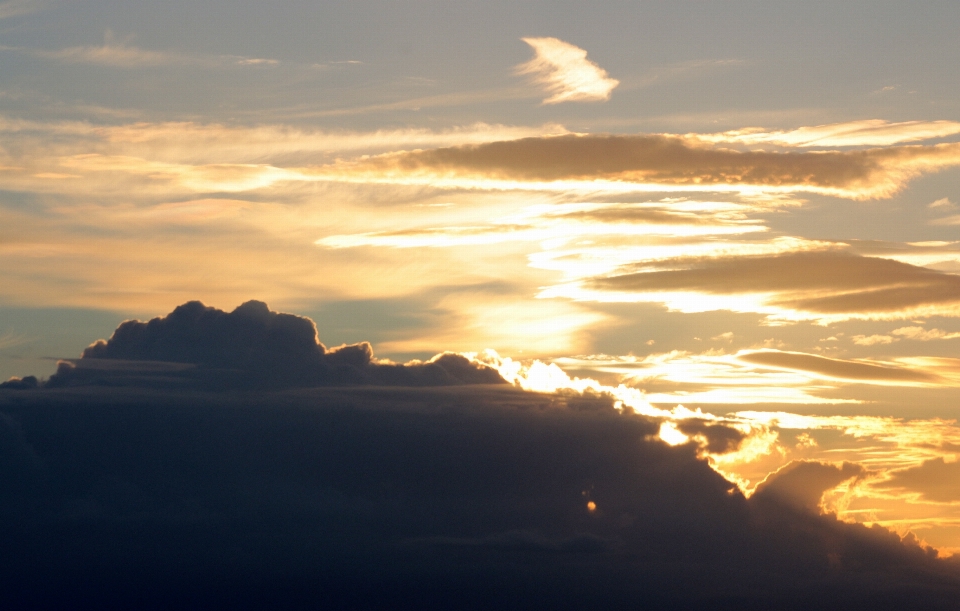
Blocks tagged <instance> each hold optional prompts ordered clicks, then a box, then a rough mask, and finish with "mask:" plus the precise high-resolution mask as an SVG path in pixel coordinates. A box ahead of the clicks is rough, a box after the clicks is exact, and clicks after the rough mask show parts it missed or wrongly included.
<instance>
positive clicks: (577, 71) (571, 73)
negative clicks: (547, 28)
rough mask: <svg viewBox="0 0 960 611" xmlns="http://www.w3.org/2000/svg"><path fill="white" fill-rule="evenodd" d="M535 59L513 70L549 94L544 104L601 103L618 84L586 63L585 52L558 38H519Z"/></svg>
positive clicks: (603, 72)
mask: <svg viewBox="0 0 960 611" xmlns="http://www.w3.org/2000/svg"><path fill="white" fill-rule="evenodd" d="M522 40H523V42H525V43H527V44H528V45H530V46H531V47H533V50H534V53H535V56H534V58H533V59H531V60H530V61H528V62H526V63H524V64H520V65H519V66H517V67H516V72H517V74H529V75H531V78H532V80H533V82H534V83H536V84H538V85H540V86H541V87H543V88H544V89H545V90H546V91H547V93H549V94H551V95H550V96H549V97H548V98H546V99H545V100H543V103H544V104H559V103H561V102H603V101H606V100H609V99H610V93H611V92H612V91H613V90H614V88H616V86H617V85H619V84H620V81H618V80H617V79H614V78H610V76H609V75H608V74H607V71H606V70H604V69H603V68H601V67H600V66H598V65H597V64H595V63H593V62H592V61H590V60H588V59H587V52H586V51H584V50H583V49H581V48H579V47H577V46H574V45H572V44H570V43H568V42H564V41H562V40H560V39H558V38H523V39H522Z"/></svg>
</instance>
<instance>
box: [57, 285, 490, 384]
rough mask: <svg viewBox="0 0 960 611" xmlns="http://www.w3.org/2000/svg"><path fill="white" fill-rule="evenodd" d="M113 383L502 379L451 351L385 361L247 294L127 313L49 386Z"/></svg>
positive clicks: (483, 381) (65, 366) (475, 381)
mask: <svg viewBox="0 0 960 611" xmlns="http://www.w3.org/2000/svg"><path fill="white" fill-rule="evenodd" d="M91 383H108V384H124V385H138V384H144V383H147V384H149V385H152V386H155V385H161V386H162V385H167V384H174V385H178V386H179V385H184V384H187V385H196V384H199V385H201V386H203V387H207V388H211V387H212V388H251V387H252V388H283V387H291V386H294V387H303V386H323V385H358V384H375V385H399V386H424V385H427V386H437V385H441V386H442V385H450V384H490V383H492V384H497V383H504V380H503V379H502V378H501V377H500V375H499V374H498V373H497V372H496V371H495V370H493V369H491V368H489V367H485V366H483V365H480V364H477V363H473V362H471V361H468V360H467V359H466V358H465V357H463V356H460V355H457V354H452V353H445V354H440V355H437V356H436V357H434V358H433V359H431V360H430V361H429V362H426V363H421V362H419V361H416V362H412V363H408V364H406V365H396V364H392V363H379V362H377V361H376V360H375V359H374V358H373V349H372V348H371V347H370V344H368V343H366V342H362V343H359V344H352V345H344V346H340V347H337V348H333V349H330V350H328V349H327V348H326V347H325V346H324V345H323V344H322V343H320V341H319V340H318V337H317V328H316V325H314V323H313V321H312V320H310V319H309V318H305V317H301V316H294V315H293V314H284V313H278V312H273V311H271V310H270V309H269V307H267V304H265V303H263V302H260V301H248V302H246V303H244V304H242V305H241V306H239V307H237V308H236V309H235V310H234V311H233V312H229V313H227V312H224V311H222V310H218V309H216V308H212V307H207V306H204V305H203V304H202V303H200V302H199V301H191V302H189V303H185V304H183V305H181V306H179V307H177V308H176V309H175V310H174V311H173V312H171V313H170V314H169V315H167V316H165V317H159V318H154V319H153V320H150V321H149V322H140V321H137V320H129V321H127V322H124V323H123V324H121V325H120V326H119V327H118V328H117V330H116V331H115V332H114V333H113V336H112V337H111V338H110V339H109V340H106V341H104V340H99V341H97V342H96V343H94V344H92V345H91V346H90V347H88V348H87V349H86V350H84V352H83V356H82V358H80V359H77V360H74V361H72V362H70V363H67V362H64V363H61V365H60V368H59V369H58V371H57V373H56V374H54V376H53V377H51V379H50V382H49V383H48V385H50V386H65V385H67V386H69V385H84V384H91Z"/></svg>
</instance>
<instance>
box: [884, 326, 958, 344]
mask: <svg viewBox="0 0 960 611" xmlns="http://www.w3.org/2000/svg"><path fill="white" fill-rule="evenodd" d="M890 333H892V334H893V335H899V336H900V337H903V338H905V339H915V340H918V341H921V342H928V341H930V340H934V339H956V338H958V337H960V333H947V332H946V331H943V330H941V329H924V328H923V327H900V328H899V329H894V330H893V331H891V332H890Z"/></svg>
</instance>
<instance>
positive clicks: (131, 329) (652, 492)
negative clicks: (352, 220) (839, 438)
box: [0, 304, 960, 610]
mask: <svg viewBox="0 0 960 611" xmlns="http://www.w3.org/2000/svg"><path fill="white" fill-rule="evenodd" d="M247 307H250V308H253V309H255V310H256V316H255V318H256V317H259V319H260V320H265V321H267V324H265V325H260V326H259V327H256V328H258V329H259V331H256V332H255V333H254V332H252V331H250V330H251V329H252V328H254V326H253V325H251V326H245V325H244V324H241V323H239V322H237V321H238V319H237V318H236V317H235V316H236V315H237V312H240V314H241V315H242V316H246V313H245V312H244V311H243V308H247ZM265 310H266V308H265V307H262V308H261V306H260V305H259V304H257V305H254V306H249V305H245V306H242V308H241V309H239V310H237V311H235V312H233V313H232V314H225V313H223V312H218V311H216V310H208V309H203V308H202V306H199V305H194V304H187V305H186V306H183V307H182V308H180V309H178V311H177V312H179V314H178V313H177V312H175V313H174V314H172V315H171V316H169V317H167V318H165V319H156V320H155V321H151V322H150V323H125V324H124V325H123V326H122V327H121V328H120V329H118V330H117V333H116V334H115V335H114V337H113V338H112V339H111V340H110V341H109V342H106V343H98V344H95V345H94V346H92V347H91V348H90V349H88V351H87V352H86V353H85V355H84V358H82V359H79V360H78V361H77V362H78V363H82V362H83V361H85V360H87V359H97V360H98V361H104V362H106V361H111V360H112V361H114V364H115V365H116V366H115V367H114V368H112V369H111V368H109V367H106V366H103V365H102V363H100V364H98V367H97V368H95V369H92V370H90V371H96V372H99V373H96V374H93V373H91V374H90V377H85V376H87V373H89V372H84V371H85V370H84V367H83V366H81V365H78V366H77V367H76V368H75V369H69V370H63V371H61V373H58V374H57V377H56V378H54V380H55V382H54V383H53V384H49V383H48V384H47V385H45V386H42V387H39V388H31V387H30V386H32V385H30V384H27V385H26V386H27V387H24V388H14V387H12V386H7V387H6V388H3V389H0V485H2V489H3V491H4V492H3V495H2V496H0V545H2V549H3V550H4V553H3V554H2V555H0V579H2V581H3V583H2V584H0V585H2V586H3V599H4V607H5V608H41V607H46V608H50V607H54V608H58V607H59V608H76V607H79V606H81V605H85V606H94V605H96V606H99V607H101V608H136V609H144V608H147V609H149V608H158V609H159V608H162V609H168V608H256V609H262V608H311V609H313V608H325V609H394V608H420V609H473V608H476V609H531V608H533V609H538V608H539V609H594V608H601V609H626V608H629V609H756V610H770V609H814V608H816V609H871V610H873V609H910V608H924V609H956V608H957V605H958V603H957V601H958V600H960V565H958V563H956V562H953V561H950V560H940V559H937V558H936V557H935V554H934V553H933V552H932V550H930V549H927V548H924V547H922V546H921V545H919V544H918V543H917V542H916V541H915V540H913V539H909V538H908V539H906V540H901V538H900V537H898V536H897V535H895V534H893V533H891V532H889V531H887V530H884V529H882V528H879V527H875V528H867V527H864V526H862V525H852V524H845V523H842V522H838V521H837V520H836V519H834V518H833V517H832V516H822V515H818V514H817V511H816V505H817V503H818V501H819V498H820V495H821V494H822V492H823V491H824V490H825V489H827V488H830V487H832V486H835V485H836V484H838V483H840V482H842V481H844V480H846V479H850V478H854V477H860V476H861V475H862V473H863V472H862V469H860V468H859V467H857V466H856V465H843V466H841V467H835V466H832V465H824V464H821V463H793V464H791V465H789V466H788V467H785V468H784V469H782V470H781V471H780V472H778V473H777V474H774V475H772V476H771V477H770V478H768V480H767V481H766V482H765V483H764V484H763V485H762V486H761V487H760V488H759V489H758V492H757V493H756V494H755V495H754V496H753V497H751V498H750V499H746V498H744V497H743V496H742V495H741V494H740V493H739V492H738V491H737V489H736V488H735V487H734V486H733V485H732V484H731V483H729V482H728V481H726V480H724V479H723V478H722V477H720V476H719V475H718V474H717V473H716V472H714V471H713V470H711V469H710V468H709V466H708V465H707V464H706V463H705V462H703V461H702V460H701V459H699V458H698V457H697V453H698V448H697V447H695V446H694V445H692V444H688V445H684V446H678V447H670V446H667V445H666V444H664V443H662V442H660V441H658V440H657V439H656V432H657V430H658V427H659V423H658V422H656V421H654V420H651V419H649V418H645V417H641V416H637V415H632V414H626V413H620V412H618V411H617V410H615V409H614V408H613V407H612V404H611V401H610V400H609V399H608V398H605V397H600V396H593V397H591V396H585V397H581V396H562V395H541V394H535V393H526V392H522V391H520V390H517V389H515V388H512V387H509V386H507V385H504V384H475V383H474V384H456V383H454V382H456V381H460V382H468V381H469V382H477V381H486V382H490V381H494V382H495V381H497V379H495V378H493V377H491V376H489V374H488V372H486V371H484V370H478V369H476V368H475V367H473V368H472V371H473V373H468V371H469V370H471V367H472V366H470V364H469V363H468V362H465V363H461V362H459V361H455V362H456V363H458V365H457V366H456V367H451V370H448V369H447V368H446V366H445V365H444V364H440V365H437V363H434V365H436V366H437V367H440V368H441V369H443V373H444V374H445V375H442V374H440V373H432V374H427V373H423V372H424V371H427V370H426V369H425V370H414V371H415V372H416V373H411V374H409V375H411V376H413V377H410V378H399V377H389V376H397V375H400V374H396V373H395V371H396V370H391V371H392V372H394V373H390V374H388V376H387V377H378V376H380V373H374V372H376V371H377V366H376V365H375V364H373V363H372V362H371V361H370V359H369V351H368V349H367V348H363V349H361V348H358V347H354V348H353V349H352V350H350V351H348V352H346V353H343V351H344V350H346V349H341V350H339V351H327V350H325V349H323V348H322V347H321V346H320V345H319V344H318V343H317V341H316V339H315V335H314V330H313V326H312V323H310V322H309V321H305V319H300V318H297V317H285V315H278V314H271V313H269V312H268V311H267V312H266V314H263V311H265ZM191 312H192V314H190V313H191ZM187 314H190V315H189V316H187ZM232 316H233V317H235V318H230V317H232ZM242 316H241V317H242ZM181 317H182V320H181ZM178 321H179V322H178ZM185 321H186V322H185ZM271 321H272V322H271ZM151 325H152V326H151ZM248 332H249V333H248ZM307 335H309V338H310V339H311V341H312V343H311V341H307V339H305V338H306V336H307ZM228 340H229V341H228ZM314 346H316V347H317V348H316V349H314ZM359 352H363V353H364V354H365V355H366V356H363V355H360V357H359V358H356V359H355V360H350V359H348V358H346V356H347V355H351V358H352V356H355V354H356V353H359ZM338 353H343V354H341V356H340V357H337V354H338ZM338 358H339V359H340V360H337V359H338ZM300 359H312V360H310V361H309V362H308V364H304V363H303V362H302V361H301V360H300ZM137 363H140V364H141V365H143V366H142V367H140V368H139V369H138V368H137V367H136V364H137ZM339 367H349V368H350V369H339ZM367 368H372V369H370V370H368V369H367ZM200 370H211V371H214V372H215V373H214V374H213V377H214V378H216V384H217V385H220V387H221V390H219V391H211V390H209V389H210V388H211V387H212V386H211V385H210V384H209V383H208V382H207V381H204V380H203V378H202V376H199V377H198V376H197V375H195V374H192V375H193V377H191V376H186V377H184V376H183V375H182V374H183V372H196V371H200ZM67 371H69V373H65V372H67ZM222 371H241V372H244V376H240V377H236V378H229V377H224V376H225V375H226V374H223V375H221V373H222ZM343 371H347V372H348V374H349V376H360V377H359V378H358V377H342V376H341V374H342V373H343ZM79 372H84V373H79ZM144 372H147V373H144ZM318 372H321V373H318ZM421 374H422V375H421ZM344 375H346V374H344ZM403 375H408V374H406V373H404V374H403ZM473 375H480V376H483V377H482V379H477V378H471V377H470V376H473ZM218 376H219V377H218ZM426 376H436V377H433V378H427V377H426ZM244 377H248V378H252V379H253V380H254V383H253V385H252V386H249V385H248V384H247V383H246V382H245V381H244ZM184 380H186V382H184ZM198 380H199V381H198ZM230 380H240V382H238V384H239V386H232V387H231V386H230V385H229V384H228V382H229V381H230ZM411 380H412V382H411ZM427 380H429V381H427ZM137 381H142V382H143V385H138V383H137ZM358 381H359V382H364V384H356V382H358ZM348 383H350V384H355V385H353V386H347V384H348ZM387 383H389V384H392V385H387ZM410 383H413V384H418V385H419V387H411V386H410V385H409V384H410ZM164 384H166V386H164ZM401 384H407V385H401ZM197 386H199V389H198V388H197ZM245 386H247V387H246V388H245ZM686 426H688V428H691V427H692V428H691V430H693V429H697V430H700V429H703V431H702V432H704V433H705V434H706V433H710V434H709V435H707V437H708V438H710V439H712V440H714V441H711V443H714V442H715V445H716V446H717V447H715V448H713V449H714V450H715V451H723V450H724V449H727V450H730V449H735V448H736V446H737V444H738V443H740V441H741V440H742V437H739V436H738V435H737V434H735V433H733V432H725V431H716V430H712V429H713V428H715V425H714V426H712V427H711V426H708V425H707V423H702V424H700V425H698V424H695V423H692V422H691V423H688V424H687V425H686ZM588 503H593V504H594V505H593V506H594V509H593V510H591V509H590V506H588Z"/></svg>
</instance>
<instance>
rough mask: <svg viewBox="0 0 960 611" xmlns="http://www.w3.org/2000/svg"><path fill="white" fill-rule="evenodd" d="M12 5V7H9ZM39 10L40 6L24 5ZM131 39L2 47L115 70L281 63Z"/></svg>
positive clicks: (0, 14) (0, 8)
mask: <svg viewBox="0 0 960 611" xmlns="http://www.w3.org/2000/svg"><path fill="white" fill-rule="evenodd" d="M7 4H11V3H7ZM22 4H30V5H31V6H38V5H39V3H36V2H34V3H22ZM3 6H4V5H0V19H3V17H4V16H3ZM132 39H133V37H132V36H128V37H126V38H125V39H123V40H117V39H116V38H115V36H114V34H113V32H111V31H109V30H107V32H106V35H105V36H104V43H103V45H100V46H96V45H81V46H76V47H68V48H65V49H57V50H49V49H34V48H25V47H6V46H3V47H0V48H2V49H4V50H7V51H16V52H18V53H23V54H26V55H30V56H33V57H40V58H44V59H49V60H53V61H57V62H61V63H64V64H89V65H98V66H110V67H113V68H156V67H161V66H196V67H205V68H216V67H227V66H276V65H278V64H279V63H280V62H278V61H277V60H274V59H263V58H250V57H239V56H231V55H196V54H187V53H180V52H177V51H152V50H149V49H142V48H140V47H137V46H134V45H131V44H130V41H131V40H132Z"/></svg>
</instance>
